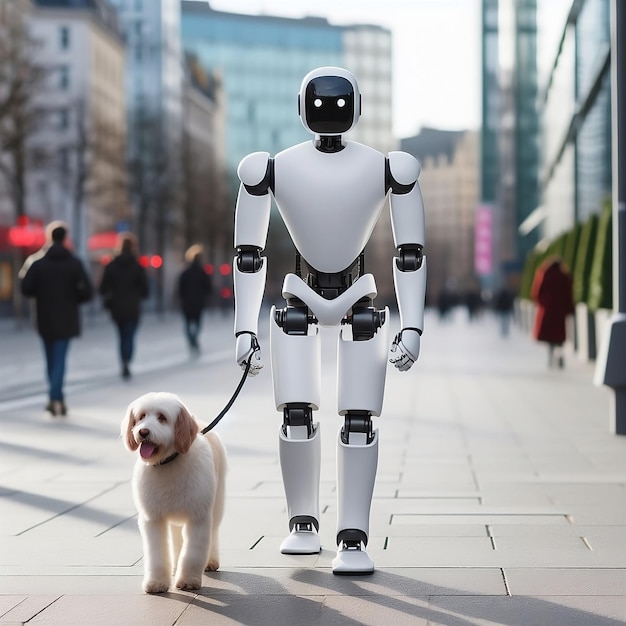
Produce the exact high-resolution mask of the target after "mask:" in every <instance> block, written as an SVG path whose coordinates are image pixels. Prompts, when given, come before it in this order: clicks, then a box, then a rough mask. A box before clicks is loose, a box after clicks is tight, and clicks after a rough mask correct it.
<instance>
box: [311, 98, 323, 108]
mask: <svg viewBox="0 0 626 626" xmlns="http://www.w3.org/2000/svg"><path fill="white" fill-rule="evenodd" d="M313 106H314V107H315V108H316V109H319V108H320V107H321V106H322V101H321V100H320V99H319V98H315V100H313Z"/></svg>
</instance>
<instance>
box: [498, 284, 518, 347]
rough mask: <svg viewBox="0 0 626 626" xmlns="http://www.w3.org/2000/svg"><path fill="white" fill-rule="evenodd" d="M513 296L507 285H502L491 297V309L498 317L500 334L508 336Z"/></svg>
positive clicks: (513, 301)
mask: <svg viewBox="0 0 626 626" xmlns="http://www.w3.org/2000/svg"><path fill="white" fill-rule="evenodd" d="M514 303H515V296H514V295H513V292H512V291H511V290H510V289H509V287H508V286H507V285H502V287H500V289H498V291H497V292H496V294H495V296H494V298H493V309H494V311H495V312H496V314H497V315H498V317H499V318H500V334H501V335H502V336H503V337H508V335H509V328H510V325H511V317H512V316H513V304H514Z"/></svg>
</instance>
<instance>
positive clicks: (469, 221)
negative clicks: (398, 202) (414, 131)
mask: <svg viewBox="0 0 626 626" xmlns="http://www.w3.org/2000/svg"><path fill="white" fill-rule="evenodd" d="M431 132H434V133H436V132H437V131H431ZM444 132H445V131H444ZM419 140H420V135H418V136H417V137H416V138H415V140H414V141H411V142H410V144H411V145H413V146H414V150H413V153H414V155H415V156H416V157H418V158H419V159H420V161H421V165H422V173H421V175H420V185H421V188H422V195H423V197H424V209H425V214H426V248H425V252H426V257H427V259H428V288H427V297H428V302H429V304H432V303H434V302H435V301H436V299H437V297H438V295H439V293H440V292H441V290H442V289H443V288H444V287H447V288H449V289H451V290H453V291H456V292H458V293H459V294H460V293H462V292H464V291H466V290H468V289H471V288H474V287H475V286H476V276H475V274H474V224H475V212H476V207H477V206H478V204H479V201H480V168H479V162H480V153H479V134H478V132H477V131H465V132H461V133H455V138H454V144H453V147H452V149H451V150H450V149H449V148H448V149H446V150H445V151H444V150H443V149H441V150H438V149H437V148H436V146H435V147H431V148H429V149H428V151H427V153H424V152H423V150H424V148H422V149H420V141H419ZM405 141H406V140H405ZM404 143H405V142H403V144H404ZM407 145H408V144H407Z"/></svg>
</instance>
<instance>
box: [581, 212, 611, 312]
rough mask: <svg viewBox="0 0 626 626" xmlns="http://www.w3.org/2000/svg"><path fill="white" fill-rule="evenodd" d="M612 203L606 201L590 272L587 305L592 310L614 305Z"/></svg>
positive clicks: (599, 222)
mask: <svg viewBox="0 0 626 626" xmlns="http://www.w3.org/2000/svg"><path fill="white" fill-rule="evenodd" d="M612 217H613V216H612V211H611V204H610V203H609V202H607V203H605V205H604V209H603V210H602V213H601V215H600V219H599V221H598V231H597V234H596V245H595V249H594V252H593V260H592V263H591V271H590V273H589V290H588V296H587V306H588V307H589V310H590V311H597V310H598V309H611V308H612V307H613V234H612V231H613V229H612V222H613V220H612Z"/></svg>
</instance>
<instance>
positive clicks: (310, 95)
mask: <svg viewBox="0 0 626 626" xmlns="http://www.w3.org/2000/svg"><path fill="white" fill-rule="evenodd" d="M298 113H299V114H300V119H301V120H302V123H303V124H304V127H305V128H306V129H307V130H308V131H309V132H311V133H314V134H316V135H320V136H322V135H341V134H342V133H345V132H347V131H349V130H350V129H351V128H353V127H354V126H356V124H357V122H358V121H359V116H360V115H361V94H360V93H359V86H358V85H357V82H356V78H355V77H354V76H353V75H352V74H351V73H350V72H348V71H347V70H344V69H342V68H340V67H318V68H317V69H316V70H313V71H312V72H309V73H308V74H307V75H306V76H305V77H304V79H303V80H302V85H301V87H300V93H299V94H298Z"/></svg>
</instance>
